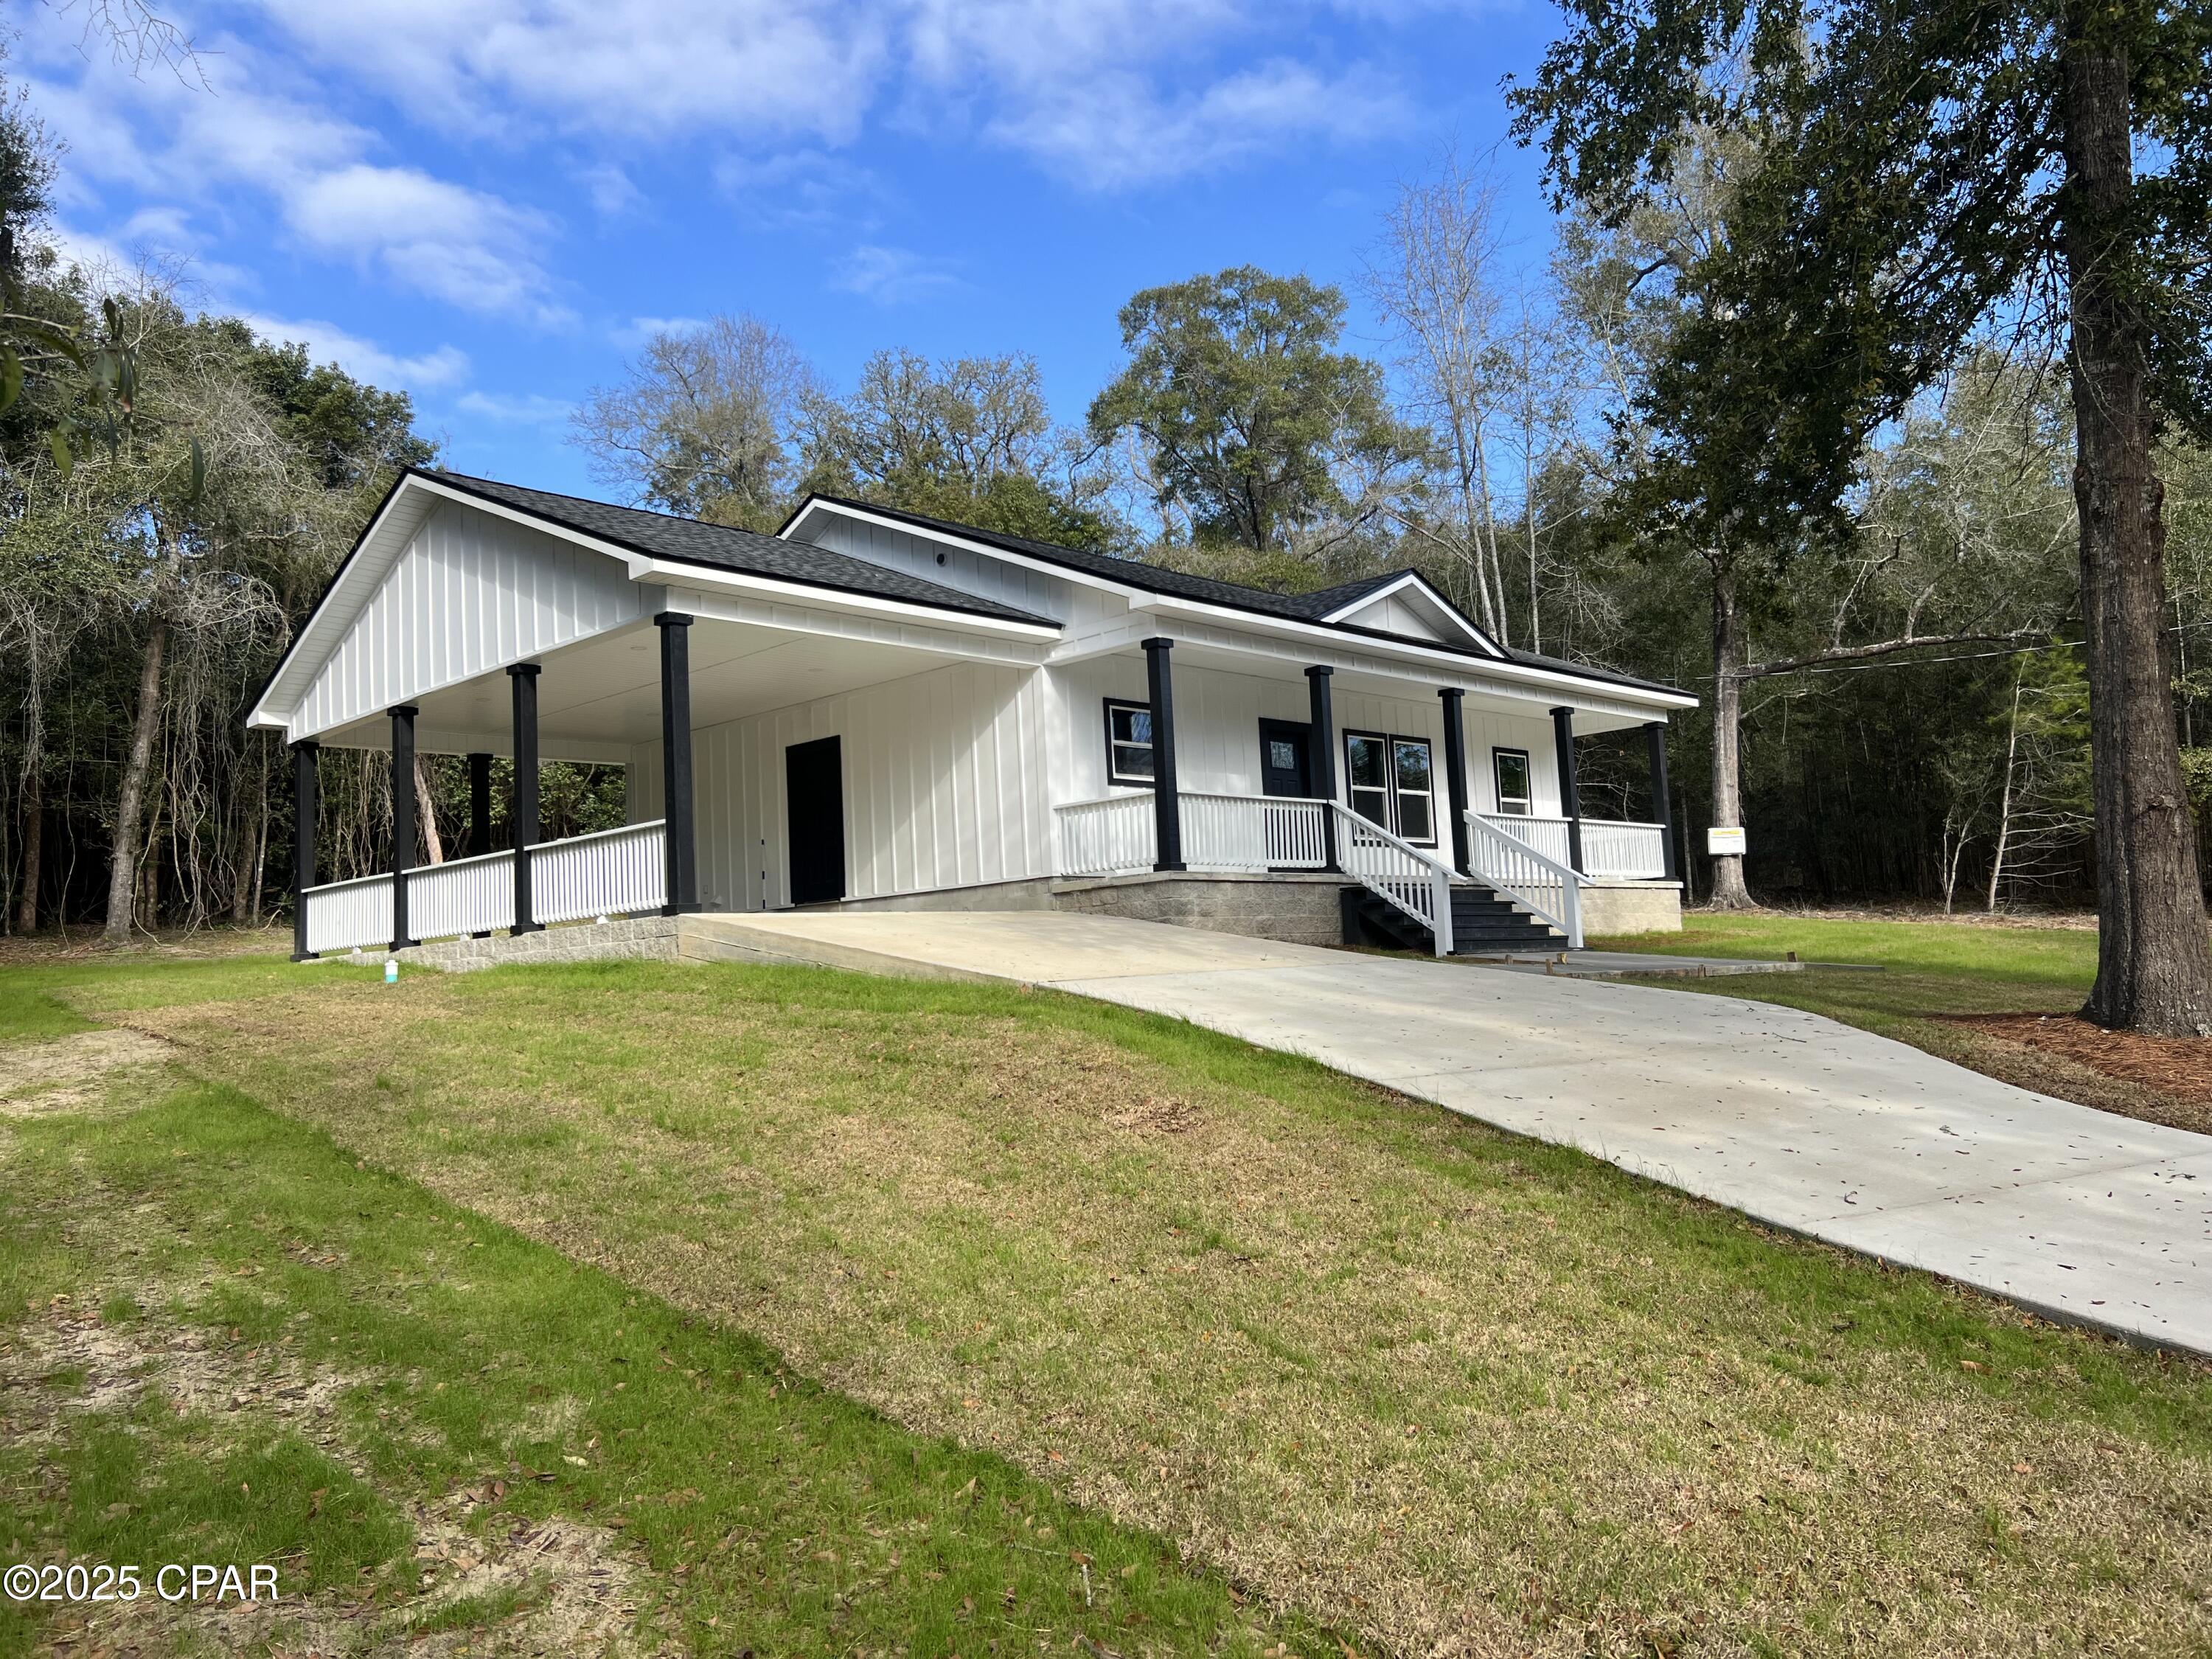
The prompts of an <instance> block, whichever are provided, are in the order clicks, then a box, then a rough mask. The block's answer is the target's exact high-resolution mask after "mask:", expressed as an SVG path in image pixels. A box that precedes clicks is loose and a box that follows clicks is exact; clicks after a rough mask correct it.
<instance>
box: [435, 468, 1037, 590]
mask: <svg viewBox="0 0 2212 1659" xmlns="http://www.w3.org/2000/svg"><path fill="white" fill-rule="evenodd" d="M422 476H423V477H427V478H432V479H435V480H436V481H437V482H438V483H442V484H446V485H449V486H450V487H452V488H453V489H458V490H460V491H462V492H463V493H464V494H465V495H477V496H481V497H483V499H484V500H486V501H497V502H500V503H501V504H502V505H504V506H507V507H514V508H516V509H518V510H519V511H521V512H524V513H529V514H530V515H531V516H532V517H533V518H538V519H544V520H548V521H549V522H551V523H554V524H562V525H567V526H569V527H570V528H571V529H574V530H579V531H581V532H583V533H584V534H586V535H587V536H592V537H596V538H599V540H600V541H603V542H611V543H613V544H615V545H616V546H617V547H624V548H628V549H629V550H632V551H634V552H638V553H642V554H645V555H647V556H649V557H652V558H656V559H674V560H677V561H678V562H682V563H684V564H698V565H707V566H710V567H712V568H715V569H718V570H737V571H742V572H744V574H747V575H750V576H771V577H774V578H775V579H776V580H779V581H788V582H802V583H804V584H805V585H806V586H809V587H823V588H829V589H831V590H833V591H835V592H843V593H865V594H867V595H869V596H870V597H872V598H876V599H900V600H903V601H905V602H906V603H908V604H909V605H930V606H933V607H934V608H935V609H937V610H939V611H963V612H966V613H967V614H969V615H970V616H978V617H995V618H997V619H999V620H1000V621H1003V622H1022V623H1039V624H1042V626H1044V627H1047V628H1057V627H1059V626H1060V624H1059V623H1056V622H1054V621H1053V619H1052V618H1051V617H1040V616H1036V615H1035V614H1033V613H1031V612H1030V611H1017V610H1016V609H1015V608H1014V607H1013V606H1012V605H1000V604H999V603H998V602H997V601H996V600H994V599H982V598H980V597H979V596H977V595H975V594H973V593H963V592H960V591H959V590H958V589H957V588H951V587H945V586H940V585H939V584H938V583H936V582H933V581H925V580H922V579H921V577H919V576H909V575H908V574H906V573H905V572H904V571H902V570H892V569H890V568H886V567H885V566H883V565H879V564H872V563H870V562H868V561H867V560H866V559H855V558H853V557H851V556H848V555H847V554H843V553H832V552H830V551H829V550H827V549H825V548H819V547H808V546H806V545H805V544H803V543H799V542H787V541H784V540H782V539H781V538H778V537H775V536H763V535H761V534H759V533H758V532H755V531H750V530H737V529H732V528H731V527H730V526H726V525H719V524H703V523H702V522H700V521H699V520H696V519H679V518H676V517H673V516H671V514H669V513H653V512H648V511H647V510H646V509H645V508H643V507H611V506H610V505H608V504H607V503H606V502H605V501H586V500H585V499H583V498H582V497H581V496H579V495H556V494H554V493H553V492H552V491H550V490H546V489H524V488H522V486H520V484H510V483H500V482H499V481H498V480H497V479H495V478H474V477H469V476H468V475H467V474H465V473H461V472H447V471H443V470H441V469H425V470H424V471H423V474H422Z"/></svg>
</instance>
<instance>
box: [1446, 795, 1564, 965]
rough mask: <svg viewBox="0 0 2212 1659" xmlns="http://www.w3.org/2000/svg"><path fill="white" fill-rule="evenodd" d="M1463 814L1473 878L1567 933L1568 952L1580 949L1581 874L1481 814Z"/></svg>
mask: <svg viewBox="0 0 2212 1659" xmlns="http://www.w3.org/2000/svg"><path fill="white" fill-rule="evenodd" d="M1465 817H1466V819H1467V829H1468V864H1469V865H1471V866H1473V869H1474V878H1475V879H1476V880H1478V881H1480V882H1481V883H1482V884H1484V885H1485V886H1486V887H1489V888H1492V889H1493V890H1496V891H1498V892H1499V893H1502V894H1504V896H1506V897H1507V898H1509V899H1510V900H1512V901H1513V902H1515V903H1516V904H1518V905H1519V906H1521V907H1522V908H1523V909H1525V910H1527V911H1528V912H1530V913H1531V914H1532V915H1534V916H1535V917H1536V918H1537V919H1538V920H1539V921H1547V922H1549V923H1550V924H1551V925H1552V926H1553V927H1555V928H1557V929H1558V930H1559V932H1560V933H1565V935H1566V936H1567V948H1568V949H1569V950H1571V951H1579V950H1581V949H1582V948H1583V896H1582V883H1583V878H1581V877H1580V876H1578V875H1577V874H1576V873H1575V872H1573V871H1572V870H1571V869H1570V868H1569V867H1568V866H1566V865H1565V864H1562V863H1561V862H1560V861H1559V860H1557V859H1555V858H1550V857H1547V856H1546V855H1545V854H1542V853H1540V852H1538V851H1537V850H1536V849H1535V848H1533V847H1531V846H1530V845H1528V842H1525V841H1522V839H1521V838H1520V837H1519V836H1509V835H1507V834H1506V833H1505V832H1504V830H1502V829H1497V828H1495V827H1493V826H1492V825H1491V824H1489V823H1486V822H1485V821H1484V820H1483V818H1482V817H1481V815H1480V813H1476V812H1468V813H1467V814H1465Z"/></svg>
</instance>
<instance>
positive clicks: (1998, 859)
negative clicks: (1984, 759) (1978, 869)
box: [1984, 673, 2024, 915]
mask: <svg viewBox="0 0 2212 1659" xmlns="http://www.w3.org/2000/svg"><path fill="white" fill-rule="evenodd" d="M2023 683H2024V681H2023V677H2022V676H2021V675H2020V674H2018V673H2015V675H2014V676H2013V682H2012V722H2011V724H2010V725H2009V726H2007V727H2006V728H2005V775H2004V794H2003V796H2002V799H2000V800H1999V801H1998V803H1997V848H1996V853H1995V854H1992V855H1991V856H1990V902H1989V903H1988V905H1987V906H1986V907H1984V908H1987V910H1988V911H1989V913H1990V915H1996V913H1997V884H1998V883H2000V882H2002V880H2003V879H2004V866H2005V851H2006V848H2008V846H2009V845H2010V843H2011V842H2012V786H2013V776H2014V773H2015V769H2017V768H2018V766H2019V764H2020V693H2021V685H2022V684H2023Z"/></svg>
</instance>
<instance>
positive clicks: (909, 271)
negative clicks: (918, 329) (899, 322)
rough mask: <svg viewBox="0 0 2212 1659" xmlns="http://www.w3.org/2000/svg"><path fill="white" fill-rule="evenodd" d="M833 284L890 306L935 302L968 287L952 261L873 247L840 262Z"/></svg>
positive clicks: (856, 251)
mask: <svg viewBox="0 0 2212 1659" xmlns="http://www.w3.org/2000/svg"><path fill="white" fill-rule="evenodd" d="M830 281H831V283H832V284H833V285H834V286H836V287H837V288H841V289H844V290H845V291H846V292H847V293H848V294H857V295H860V297H861V298H863V299H866V300H873V301H875V302H876V303H877V304H878V305H886V306H895V305H904V304H906V303H907V302H908V301H915V300H927V299H933V298H935V297H936V296H937V295H940V294H949V293H951V292H952V291H953V290H954V289H960V288H964V287H966V286H967V284H966V283H963V281H962V280H961V278H960V276H959V275H958V270H957V264H956V262H954V261H952V260H950V259H938V258H931V257H930V256H928V255H927V254H923V253H916V252H915V251H914V250H913V249H912V248H904V247H878V246H876V245H875V244H873V243H865V244H863V245H862V246H859V247H856V248H854V250H853V251H852V252H850V253H848V254H847V255H846V256H845V257H844V258H842V259H840V260H839V261H837V264H836V269H835V270H834V271H833V272H832V275H831V277H830Z"/></svg>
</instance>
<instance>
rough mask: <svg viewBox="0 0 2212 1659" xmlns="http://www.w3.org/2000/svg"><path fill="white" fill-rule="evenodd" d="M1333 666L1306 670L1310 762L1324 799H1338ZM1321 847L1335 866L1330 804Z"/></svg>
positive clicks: (1333, 820) (1329, 865)
mask: <svg viewBox="0 0 2212 1659" xmlns="http://www.w3.org/2000/svg"><path fill="white" fill-rule="evenodd" d="M1335 672H1336V670H1334V668H1309V669H1307V670H1306V696H1307V706H1308V708H1309V709H1310V714H1308V716H1307V718H1308V719H1309V720H1311V721H1312V726H1311V727H1310V737H1311V741H1312V744H1313V754H1312V757H1311V758H1310V762H1309V764H1310V767H1311V769H1312V771H1313V789H1314V793H1315V794H1316V795H1318V796H1320V797H1321V798H1322V799H1323V800H1325V801H1331V802H1333V801H1334V800H1335V799H1336V715H1335V714H1334V710H1333V709H1332V708H1331V706H1330V702H1329V681H1330V677H1331V676H1333V675H1334V673H1335ZM1321 851H1322V860H1323V861H1324V862H1323V865H1322V867H1323V868H1324V869H1328V870H1334V869H1335V868H1336V867H1337V863H1336V814H1335V813H1334V811H1330V810H1329V809H1328V807H1326V806H1325V807H1323V808H1322V814H1321Z"/></svg>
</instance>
